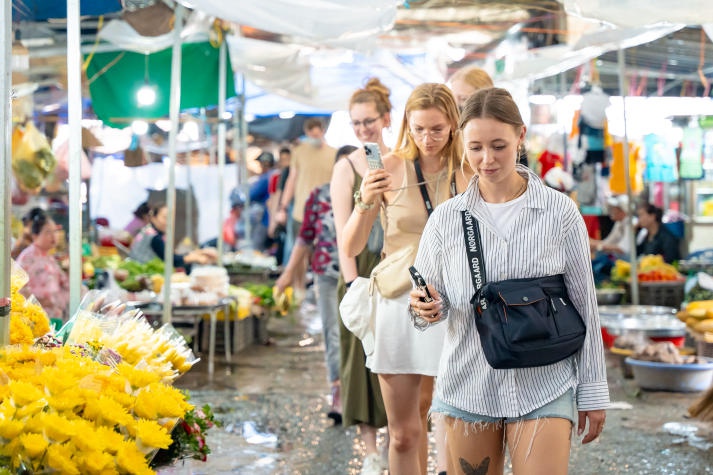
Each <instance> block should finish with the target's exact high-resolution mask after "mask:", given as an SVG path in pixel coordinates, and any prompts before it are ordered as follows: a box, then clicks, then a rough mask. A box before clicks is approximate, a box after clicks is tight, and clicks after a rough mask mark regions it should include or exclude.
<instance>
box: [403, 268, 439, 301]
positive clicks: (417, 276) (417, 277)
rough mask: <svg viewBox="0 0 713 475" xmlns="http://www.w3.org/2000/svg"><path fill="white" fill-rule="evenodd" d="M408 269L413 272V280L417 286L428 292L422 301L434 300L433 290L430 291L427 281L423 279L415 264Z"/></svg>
mask: <svg viewBox="0 0 713 475" xmlns="http://www.w3.org/2000/svg"><path fill="white" fill-rule="evenodd" d="M408 271H409V272H410V273H411V280H413V283H414V284H416V287H417V288H418V289H419V290H423V291H424V292H426V296H425V297H421V302H433V297H432V296H431V292H429V291H428V287H427V286H426V281H425V280H424V279H423V276H422V275H421V274H420V273H419V272H418V271H417V270H416V268H415V267H414V266H411V267H409V268H408Z"/></svg>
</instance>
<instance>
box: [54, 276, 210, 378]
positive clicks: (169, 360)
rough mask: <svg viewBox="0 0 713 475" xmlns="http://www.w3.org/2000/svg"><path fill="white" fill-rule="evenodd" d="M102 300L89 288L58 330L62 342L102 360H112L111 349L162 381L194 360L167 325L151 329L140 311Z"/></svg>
mask: <svg viewBox="0 0 713 475" xmlns="http://www.w3.org/2000/svg"><path fill="white" fill-rule="evenodd" d="M106 301H107V293H106V292H103V291H96V290H93V291H90V292H89V293H88V294H87V295H86V296H85V297H84V299H83V300H82V303H81V304H80V308H79V310H78V311H77V313H76V314H75V315H74V317H72V319H71V320H70V322H69V323H68V324H67V325H66V326H65V327H63V328H62V330H61V331H60V336H62V337H63V339H64V342H65V344H67V345H75V346H83V347H85V348H86V349H87V350H88V351H90V352H91V353H92V354H94V355H95V356H97V357H99V358H100V359H103V361H104V362H110V361H111V360H112V359H113V358H112V357H111V354H108V352H115V353H116V354H118V356H119V357H120V360H121V361H125V362H127V363H129V364H131V365H134V366H137V367H141V368H142V369H146V370H148V371H151V372H152V373H154V374H156V375H158V377H159V380H160V381H162V382H164V383H170V382H173V381H174V380H175V379H176V378H177V377H178V376H180V375H181V374H183V373H185V372H186V371H188V370H189V369H191V367H192V366H193V365H194V364H195V363H196V362H198V359H197V358H196V357H195V355H194V354H193V351H192V350H191V349H190V347H189V346H188V344H187V343H186V340H185V338H183V336H182V335H181V334H180V333H179V332H178V331H176V329H175V328H174V327H173V326H172V325H171V324H169V323H167V324H164V325H163V326H161V327H160V328H159V329H154V328H153V327H152V326H151V324H150V323H149V322H148V321H147V320H146V319H145V318H144V317H143V315H142V314H141V311H140V310H128V311H126V310H125V306H124V305H123V304H121V303H120V302H119V301H113V302H110V303H107V304H105V302H106ZM65 334H66V336H64V335H65Z"/></svg>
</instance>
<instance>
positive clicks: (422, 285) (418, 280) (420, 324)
mask: <svg viewBox="0 0 713 475" xmlns="http://www.w3.org/2000/svg"><path fill="white" fill-rule="evenodd" d="M408 271H409V272H410V273H411V279H412V280H413V282H414V284H415V285H416V288H417V289H419V290H421V291H423V292H424V293H425V294H426V295H425V296H424V297H419V300H420V301H421V302H425V303H430V302H433V301H434V298H433V296H432V295H431V292H430V291H429V290H428V286H427V285H426V281H425V280H424V278H423V276H422V275H421V274H420V273H419V272H418V271H417V270H416V268H415V267H414V266H411V267H409V268H408ZM409 314H410V315H411V321H412V323H413V326H414V327H416V329H418V330H425V329H426V328H428V327H430V326H431V325H435V324H436V323H438V322H439V321H438V320H436V321H434V322H429V321H428V320H426V319H424V318H423V317H422V316H421V315H420V311H419V312H416V311H415V309H414V308H413V307H412V306H410V305H409ZM434 316H438V314H436V315H434Z"/></svg>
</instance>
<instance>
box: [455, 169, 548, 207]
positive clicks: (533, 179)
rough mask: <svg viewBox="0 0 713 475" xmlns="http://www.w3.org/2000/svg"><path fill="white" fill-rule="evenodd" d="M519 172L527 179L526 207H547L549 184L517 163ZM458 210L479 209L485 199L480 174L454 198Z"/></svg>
mask: <svg viewBox="0 0 713 475" xmlns="http://www.w3.org/2000/svg"><path fill="white" fill-rule="evenodd" d="M517 172H518V173H519V174H520V176H522V177H523V178H525V179H526V180H527V196H526V197H525V207H526V208H535V209H545V208H546V206H547V200H546V194H547V186H546V185H545V184H544V182H543V181H542V180H541V179H540V177H539V176H537V174H536V173H535V172H533V171H532V170H530V169H529V168H527V167H525V166H523V165H517ZM454 199H455V200H456V201H455V203H454V204H455V206H456V209H458V211H465V210H470V211H473V210H475V209H477V207H478V206H479V204H480V203H481V202H482V201H483V197H482V196H480V191H479V189H478V176H474V177H473V178H471V180H470V183H468V188H467V189H466V190H465V192H464V193H462V194H460V195H458V196H457V197H456V198H454Z"/></svg>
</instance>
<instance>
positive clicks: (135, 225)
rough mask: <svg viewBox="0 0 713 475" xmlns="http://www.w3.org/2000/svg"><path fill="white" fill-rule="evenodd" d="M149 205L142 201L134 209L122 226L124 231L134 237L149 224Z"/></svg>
mask: <svg viewBox="0 0 713 475" xmlns="http://www.w3.org/2000/svg"><path fill="white" fill-rule="evenodd" d="M150 211H151V207H150V206H149V204H148V203H147V202H146V201H144V202H143V203H141V204H140V205H139V206H138V207H137V208H136V209H135V210H134V217H133V218H132V219H131V221H129V223H128V224H127V225H126V226H124V231H126V232H127V233H129V234H131V237H132V238H134V237H135V236H136V235H137V234H138V233H139V231H141V230H142V229H143V228H144V227H145V226H146V225H147V224H149V212H150Z"/></svg>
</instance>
